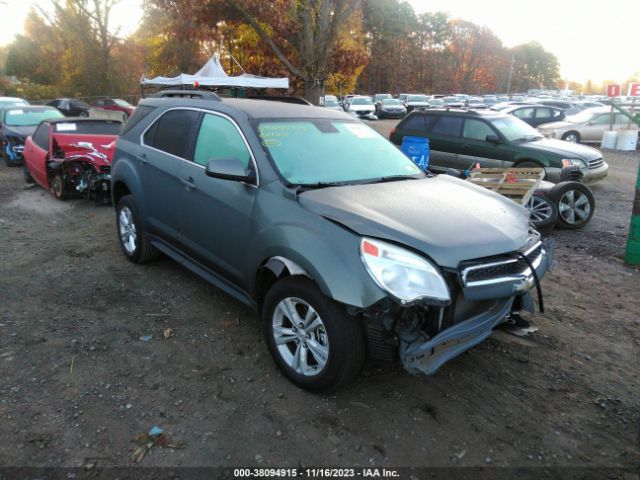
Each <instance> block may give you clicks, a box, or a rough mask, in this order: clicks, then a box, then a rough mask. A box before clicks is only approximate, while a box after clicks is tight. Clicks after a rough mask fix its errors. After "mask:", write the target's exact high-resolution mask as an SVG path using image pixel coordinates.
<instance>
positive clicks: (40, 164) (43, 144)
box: [24, 123, 51, 190]
mask: <svg viewBox="0 0 640 480" xmlns="http://www.w3.org/2000/svg"><path fill="white" fill-rule="evenodd" d="M50 141H51V125H50V124H49V123H41V124H40V126H39V127H38V128H37V129H36V131H35V132H33V135H32V136H30V137H27V140H26V142H25V144H24V163H25V166H26V167H27V169H28V170H29V173H31V176H32V177H33V179H34V180H35V181H36V182H38V184H40V186H42V187H43V188H46V189H47V190H49V188H50V186H49V178H48V176H47V159H48V157H49V142H50Z"/></svg>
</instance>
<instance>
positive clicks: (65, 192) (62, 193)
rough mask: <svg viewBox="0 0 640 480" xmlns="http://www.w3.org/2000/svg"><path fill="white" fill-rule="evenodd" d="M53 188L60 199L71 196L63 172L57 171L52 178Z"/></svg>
mask: <svg viewBox="0 0 640 480" xmlns="http://www.w3.org/2000/svg"><path fill="white" fill-rule="evenodd" d="M51 190H53V195H54V196H55V197H56V198H57V199H58V200H67V199H68V198H69V196H70V195H69V187H68V186H67V185H66V183H65V181H64V178H63V176H62V172H58V173H56V174H55V175H54V176H53V178H52V179H51Z"/></svg>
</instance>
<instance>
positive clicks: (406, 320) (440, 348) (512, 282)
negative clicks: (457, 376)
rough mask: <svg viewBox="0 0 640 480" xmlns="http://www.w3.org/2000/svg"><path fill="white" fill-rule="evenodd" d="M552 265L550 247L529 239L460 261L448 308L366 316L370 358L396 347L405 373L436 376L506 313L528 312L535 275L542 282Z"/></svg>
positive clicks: (395, 310)
mask: <svg viewBox="0 0 640 480" xmlns="http://www.w3.org/2000/svg"><path fill="white" fill-rule="evenodd" d="M523 256H525V257H526V259H527V260H524V258H523ZM552 261H553V243H552V242H551V241H545V242H542V241H541V240H540V237H539V236H534V237H532V239H531V241H530V242H529V243H528V244H527V245H525V246H524V247H523V248H522V249H521V250H520V251H518V252H512V253H510V254H506V255H501V256H497V257H491V258H484V259H478V260H474V261H470V262H463V263H462V264H461V265H460V266H459V268H458V270H457V271H456V272H455V273H454V274H453V276H452V277H451V279H450V288H451V291H452V299H453V301H452V303H451V305H449V306H446V307H433V306H426V305H421V306H420V305H413V306H411V307H402V306H399V305H398V304H396V305H395V306H393V307H387V308H383V310H384V312H380V311H378V314H375V313H374V312H369V314H368V315H367V316H368V317H369V320H370V321H369V325H368V326H367V329H368V330H367V333H368V336H369V340H370V346H371V343H373V345H372V348H371V350H372V353H373V354H374V356H375V353H376V352H381V355H380V357H379V358H383V357H384V356H385V353H386V354H387V356H388V351H386V352H385V351H384V348H385V346H386V347H390V346H391V345H395V348H396V349H397V350H396V352H397V354H399V357H400V361H401V362H402V365H403V366H404V368H405V369H406V370H407V371H408V372H410V373H413V374H417V373H424V374H427V375H431V374H433V373H435V372H436V371H437V370H438V369H439V368H440V367H441V366H442V365H444V364H445V363H446V362H448V361H449V360H451V359H453V358H454V357H456V356H458V355H460V354H461V353H463V352H465V351H467V350H469V349H470V348H472V347H474V346H476V345H477V344H479V343H480V342H482V341H483V340H485V339H486V338H487V337H489V336H490V335H491V333H492V332H493V329H494V328H495V327H496V326H498V325H499V324H501V323H503V322H505V321H506V320H507V319H508V317H509V316H510V315H511V314H514V313H517V312H519V311H520V310H528V311H533V301H532V299H531V293H530V291H531V289H534V288H536V276H537V278H538V279H540V278H542V276H543V275H544V274H545V273H546V272H547V271H548V270H549V268H551V264H552ZM531 266H532V267H533V268H534V269H535V272H536V275H535V276H534V274H533V272H532V270H531V268H530V267H531ZM538 284H539V282H538ZM376 325H377V326H376ZM383 330H386V337H384V336H383V334H382V331H383Z"/></svg>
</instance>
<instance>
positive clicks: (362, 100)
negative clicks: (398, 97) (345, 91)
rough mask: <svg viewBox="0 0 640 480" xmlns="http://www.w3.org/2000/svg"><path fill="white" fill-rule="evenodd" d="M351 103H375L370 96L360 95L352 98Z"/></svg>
mask: <svg viewBox="0 0 640 480" xmlns="http://www.w3.org/2000/svg"><path fill="white" fill-rule="evenodd" d="M351 105H373V101H372V100H371V99H370V98H369V97H358V98H354V99H353V100H351Z"/></svg>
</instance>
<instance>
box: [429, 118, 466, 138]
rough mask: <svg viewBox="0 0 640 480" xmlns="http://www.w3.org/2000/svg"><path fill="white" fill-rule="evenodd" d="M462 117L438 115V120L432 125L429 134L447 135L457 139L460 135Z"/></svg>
mask: <svg viewBox="0 0 640 480" xmlns="http://www.w3.org/2000/svg"><path fill="white" fill-rule="evenodd" d="M463 122H464V119H463V118H462V117H452V116H447V115H440V118H438V120H437V121H436V122H435V123H434V125H433V127H432V128H431V131H430V132H429V133H431V134H434V135H447V136H449V137H459V136H460V135H461V133H462V124H463Z"/></svg>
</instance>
